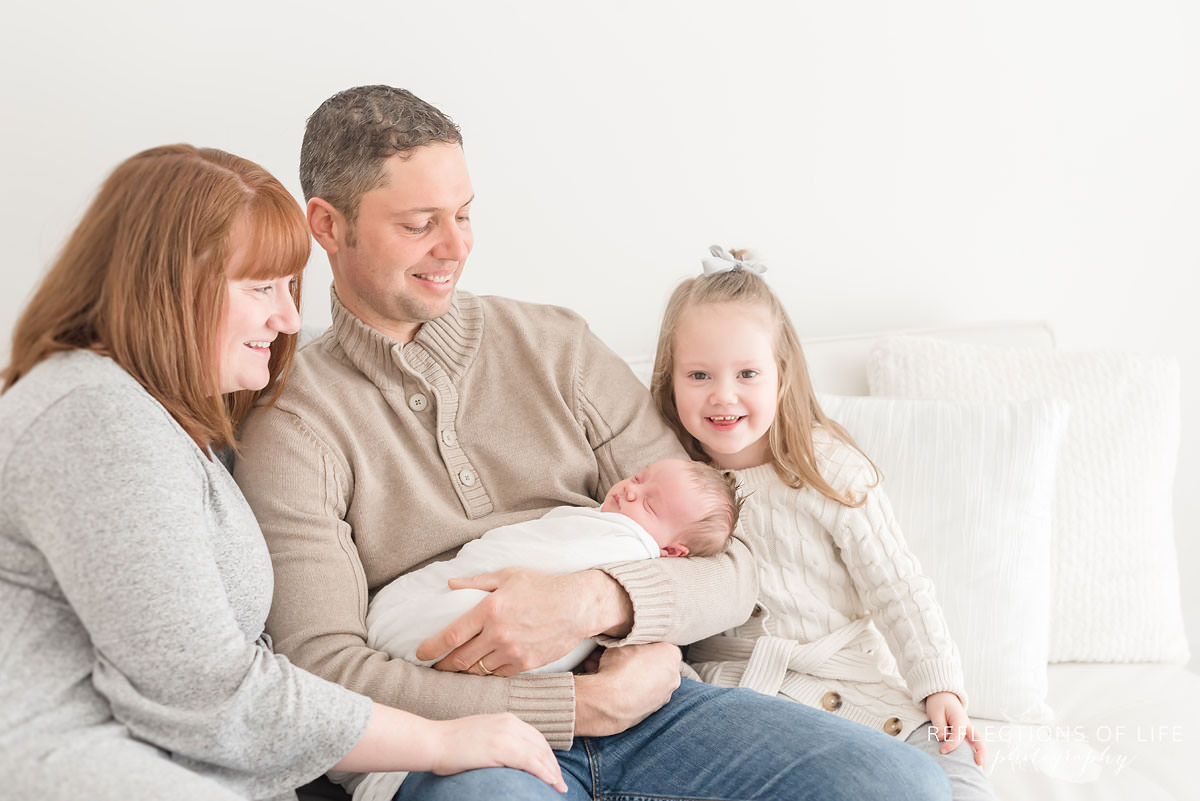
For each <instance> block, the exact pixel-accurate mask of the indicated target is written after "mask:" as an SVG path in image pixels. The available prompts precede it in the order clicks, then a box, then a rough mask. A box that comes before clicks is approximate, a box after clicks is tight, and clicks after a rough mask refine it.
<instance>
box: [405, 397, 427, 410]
mask: <svg viewBox="0 0 1200 801" xmlns="http://www.w3.org/2000/svg"><path fill="white" fill-rule="evenodd" d="M428 405H429V398H427V397H425V396H424V395H422V394H421V393H420V392H418V393H417V394H416V395H413V396H412V397H410V398H409V399H408V408H410V409H412V410H413V411H414V412H423V411H425V407H426V406H428Z"/></svg>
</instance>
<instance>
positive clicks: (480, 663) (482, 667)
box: [475, 656, 492, 676]
mask: <svg viewBox="0 0 1200 801" xmlns="http://www.w3.org/2000/svg"><path fill="white" fill-rule="evenodd" d="M475 664H477V665H479V669H480V670H482V671H483V675H485V676H490V675H492V671H490V670H488V669H487V665H485V664H483V657H482V656H481V657H479V660H478V661H477V662H476V663H475Z"/></svg>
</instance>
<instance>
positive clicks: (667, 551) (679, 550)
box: [659, 542, 688, 556]
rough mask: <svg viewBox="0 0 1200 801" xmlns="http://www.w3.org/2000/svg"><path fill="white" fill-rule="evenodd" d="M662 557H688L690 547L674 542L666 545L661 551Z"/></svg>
mask: <svg viewBox="0 0 1200 801" xmlns="http://www.w3.org/2000/svg"><path fill="white" fill-rule="evenodd" d="M659 555H660V556H687V555H688V547H687V546H686V545H681V544H679V543H677V542H672V543H671V544H670V545H664V546H663V547H662V548H660V549H659Z"/></svg>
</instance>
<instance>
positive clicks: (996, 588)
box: [820, 396, 1069, 723]
mask: <svg viewBox="0 0 1200 801" xmlns="http://www.w3.org/2000/svg"><path fill="white" fill-rule="evenodd" d="M820 402H821V406H822V408H823V409H824V410H825V412H826V413H827V414H828V415H829V416H830V417H832V418H833V419H835V420H837V421H838V422H840V423H841V424H842V425H843V426H845V427H846V429H847V430H848V431H849V432H850V434H851V436H853V437H854V439H855V441H856V442H857V443H858V444H859V446H860V447H861V448H862V449H863V451H864V452H865V453H866V454H867V455H868V456H870V457H871V459H872V460H873V461H874V462H875V464H876V465H877V466H878V467H879V468H880V470H881V471H882V472H883V475H884V484H883V487H884V489H885V491H886V492H887V494H888V497H889V499H890V500H891V502H892V506H893V508H894V509H895V512H896V519H897V520H898V521H899V522H900V524H901V526H903V528H904V535H905V539H906V540H907V541H908V544H909V547H910V548H911V549H912V551H913V553H914V554H915V555H916V557H917V559H918V560H920V562H921V566H922V568H923V569H924V571H925V573H926V575H928V576H929V577H930V578H931V579H932V580H933V583H934V587H935V589H936V591H937V598H938V600H939V601H940V603H941V606H942V608H943V610H944V612H945V615H946V621H947V624H948V625H949V627H950V632H951V634H952V635H953V636H954V639H955V642H956V643H957V644H958V649H959V652H960V653H961V654H962V660H963V673H964V677H965V681H966V690H967V694H968V696H969V704H970V708H969V712H970V713H971V714H972V715H982V716H985V717H989V718H996V719H1001V720H1014V721H1024V722H1029V723H1041V722H1048V721H1049V720H1050V719H1051V714H1052V713H1051V712H1050V709H1049V708H1048V707H1047V706H1046V703H1045V698H1046V658H1047V649H1048V645H1049V626H1050V568H1049V556H1050V519H1051V506H1052V502H1053V497H1054V471H1055V465H1056V464H1057V461H1058V453H1059V445H1060V442H1061V440H1062V436H1063V433H1064V432H1065V430H1066V425H1067V418H1068V416H1069V415H1068V408H1067V405H1066V404H1065V403H1062V402H1061V401H1031V402H1026V403H1011V404H1005V403H971V402H954V401H917V400H899V399H890V398H868V397H837V396H821V397H820Z"/></svg>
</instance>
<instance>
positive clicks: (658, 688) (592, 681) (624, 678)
mask: <svg viewBox="0 0 1200 801" xmlns="http://www.w3.org/2000/svg"><path fill="white" fill-rule="evenodd" d="M681 658H682V657H681V654H680V652H679V648H677V647H676V646H674V645H671V644H670V643H666V642H654V643H649V644H648V645H626V646H624V647H622V648H607V649H605V650H604V653H603V654H601V656H600V663H599V665H598V667H597V671H596V672H595V673H592V674H582V675H577V676H576V677H575V736H576V737H605V736H607V735H610V734H619V733H620V732H623V731H625V730H626V729H628V728H629V727H630V726H634V725H636V724H638V723H640V722H642V721H643V720H645V719H646V718H647V717H649V716H650V715H651V714H653V713H654V712H656V711H658V709H659V708H660V707H662V705H663V704H665V703H667V701H669V700H671V694H672V693H674V692H675V689H676V688H677V687H678V686H679V662H680V660H681Z"/></svg>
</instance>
